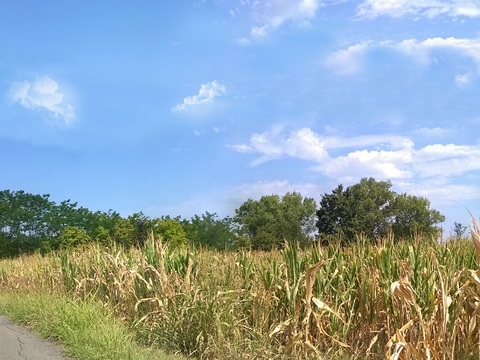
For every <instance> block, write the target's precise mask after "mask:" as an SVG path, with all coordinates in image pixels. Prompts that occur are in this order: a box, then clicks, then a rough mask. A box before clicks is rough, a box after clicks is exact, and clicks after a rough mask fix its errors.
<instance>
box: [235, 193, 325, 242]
mask: <svg viewBox="0 0 480 360" xmlns="http://www.w3.org/2000/svg"><path fill="white" fill-rule="evenodd" d="M315 210H316V203H315V200H313V199H312V198H303V197H302V195H300V194H299V193H297V192H293V193H287V194H285V195H284V196H283V197H282V198H280V197H279V196H278V195H268V196H262V197H261V198H260V200H258V201H256V200H253V199H248V200H247V201H245V202H244V203H243V204H242V205H241V206H240V207H239V208H238V209H236V210H235V217H234V222H235V223H236V224H237V225H238V232H239V236H240V239H242V242H243V243H247V244H250V245H251V246H252V248H253V249H258V250H270V249H274V248H279V247H281V246H282V245H283V244H284V241H288V242H292V241H298V242H299V243H301V244H306V243H308V242H309V241H311V239H312V236H311V234H312V232H313V231H314V230H315Z"/></svg>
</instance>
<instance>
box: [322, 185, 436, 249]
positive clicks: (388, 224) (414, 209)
mask: <svg viewBox="0 0 480 360" xmlns="http://www.w3.org/2000/svg"><path fill="white" fill-rule="evenodd" d="M391 187H392V184H391V182H390V181H376V180H375V179H374V178H363V179H362V180H361V181H360V182H359V183H358V184H355V185H352V186H350V187H348V188H346V189H344V188H343V186H342V185H338V186H337V188H336V189H335V190H333V192H332V193H331V194H324V195H323V196H322V199H321V201H320V208H319V209H318V211H317V219H318V221H317V228H318V231H319V234H320V236H322V237H323V239H324V241H329V239H331V238H332V237H336V238H340V239H341V240H342V241H343V242H351V241H354V240H355V239H356V236H358V235H363V236H366V237H367V238H369V239H371V240H374V239H376V238H379V237H384V236H386V235H387V234H388V233H389V231H392V232H393V234H394V236H395V237H396V238H405V237H410V236H412V235H414V234H416V233H422V234H427V235H433V234H435V233H436V232H437V230H438V228H437V227H436V226H435V225H436V224H438V223H440V222H442V221H444V220H445V217H444V216H443V215H442V214H440V212H438V211H437V210H433V209H430V202H429V201H428V200H427V199H425V198H423V197H417V196H412V195H407V194H397V193H396V192H394V191H392V190H391Z"/></svg>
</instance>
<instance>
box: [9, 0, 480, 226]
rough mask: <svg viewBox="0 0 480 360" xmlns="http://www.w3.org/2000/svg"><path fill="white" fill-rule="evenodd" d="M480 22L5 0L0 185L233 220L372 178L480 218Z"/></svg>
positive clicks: (366, 12)
mask: <svg viewBox="0 0 480 360" xmlns="http://www.w3.org/2000/svg"><path fill="white" fill-rule="evenodd" d="M479 22H480V3H478V2H476V1H474V0H425V1H417V0H389V1H385V0H363V1H362V0H359V1H348V0H346V1H341V0H338V1H336V0H325V1H319V0H303V1H302V0H296V1H294V0H270V1H256V0H240V1H236V0H231V1H222V0H217V1H209V0H205V1H186V0H185V1H175V2H173V1H171V2H167V1H141V2H138V1H120V0H115V1H107V0H102V1H71V0H62V1H60V0H58V1H47V0H45V1H28V2H27V1H17V0H3V1H1V2H0V48H1V49H2V51H1V55H0V154H1V162H2V167H3V170H2V171H1V172H0V188H2V189H11V190H25V191H27V192H31V193H40V194H45V193H48V194H51V198H52V199H53V200H55V201H62V200H65V199H71V200H72V201H76V202H78V203H79V204H80V205H82V206H85V207H88V208H89V209H91V210H94V211H95V210H103V211H106V210H108V209H113V210H116V211H119V212H120V213H121V214H122V215H129V214H132V213H134V212H138V211H143V212H144V213H145V214H147V215H149V216H153V217H156V216H161V215H172V216H176V215H181V216H183V217H190V216H192V215H194V214H201V213H203V212H205V211H209V212H217V213H218V214H219V215H220V216H226V215H233V213H234V209H235V208H237V207H238V206H239V205H240V204H241V203H242V202H243V201H245V200H247V199H248V198H249V197H252V198H255V199H258V198H259V197H260V196H262V195H268V194H273V193H276V194H280V195H283V194H285V193H286V192H288V191H299V192H300V193H301V194H302V195H304V196H309V197H313V198H315V200H316V201H317V203H318V202H319V200H320V196H321V195H322V194H324V193H330V192H331V191H332V190H333V189H334V188H335V187H336V186H337V185H338V184H340V183H342V184H344V185H345V186H348V185H352V184H354V183H356V182H358V181H359V180H360V179H361V178H362V177H370V176H372V177H375V178H376V179H377V180H386V179H390V180H391V181H392V183H393V190H395V191H397V192H407V193H409V194H413V195H420V196H425V197H427V198H428V199H429V200H430V201H431V203H432V207H433V208H435V209H438V210H440V211H441V212H442V213H444V214H445V215H446V216H447V221H446V223H445V224H444V227H445V230H446V232H449V231H450V230H451V225H452V224H453V222H454V221H457V222H461V223H464V224H467V223H468V222H469V214H468V210H470V211H471V212H472V213H473V214H474V215H476V216H477V215H480V207H479V203H480V131H479V129H480V111H479V109H480V106H479V99H480V86H479V85H480V30H479V29H480V28H479V26H478V25H479ZM467 209H468V210H467Z"/></svg>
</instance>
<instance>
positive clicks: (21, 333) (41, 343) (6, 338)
mask: <svg viewBox="0 0 480 360" xmlns="http://www.w3.org/2000/svg"><path fill="white" fill-rule="evenodd" d="M17 359H18V360H67V359H68V358H67V357H65V356H63V355H62V353H61V351H60V348H59V347H58V345H56V344H55V343H54V342H52V341H49V340H44V339H41V338H39V337H38V336H37V335H35V334H34V333H32V332H31V331H29V330H28V329H26V328H25V327H22V326H18V325H15V324H14V323H13V322H11V321H10V320H9V319H8V318H6V317H5V316H2V315H0V360H17Z"/></svg>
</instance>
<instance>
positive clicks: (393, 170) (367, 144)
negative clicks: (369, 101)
mask: <svg viewBox="0 0 480 360" xmlns="http://www.w3.org/2000/svg"><path fill="white" fill-rule="evenodd" d="M230 147H231V148H233V149H234V150H236V151H237V152H240V153H252V154H257V155H259V157H257V158H256V159H254V160H253V162H252V165H253V166H256V165H259V164H261V163H263V162H266V161H270V160H274V159H281V158H286V157H290V158H297V159H301V160H307V161H309V162H312V163H313V165H312V166H311V169H312V170H314V171H317V172H320V173H322V174H324V175H326V176H327V177H329V178H332V179H340V180H342V181H346V182H351V181H354V180H357V179H360V178H362V177H365V176H373V177H375V178H380V179H402V180H405V179H411V178H415V177H419V178H431V177H439V176H441V177H444V178H448V177H452V176H457V175H461V174H465V173H469V172H472V171H478V170H480V145H476V146H474V145H455V144H448V145H442V144H432V145H427V146H425V147H422V148H420V149H416V148H415V144H414V142H413V141H412V140H411V139H409V138H407V137H401V136H396V135H385V136H381V135H366V136H357V137H350V138H346V137H335V136H322V135H319V134H316V133H315V132H313V131H312V130H311V129H310V128H304V129H300V130H298V131H292V132H290V133H289V134H285V133H284V131H283V129H281V128H277V129H274V131H270V132H266V133H263V134H253V135H252V136H251V138H250V141H249V143H248V144H240V145H233V146H230ZM339 149H344V150H346V154H344V155H339V156H336V157H335V156H332V155H331V151H330V150H339Z"/></svg>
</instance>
